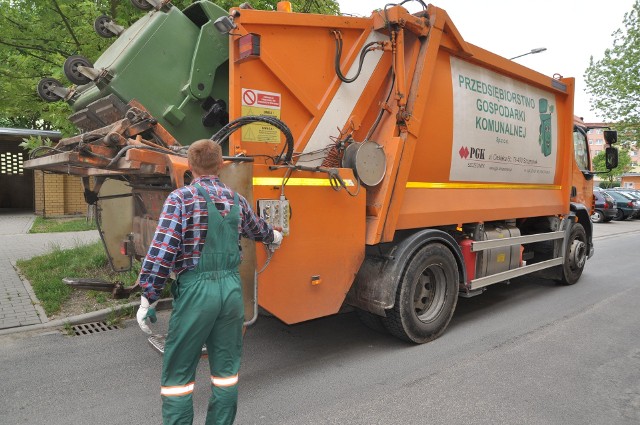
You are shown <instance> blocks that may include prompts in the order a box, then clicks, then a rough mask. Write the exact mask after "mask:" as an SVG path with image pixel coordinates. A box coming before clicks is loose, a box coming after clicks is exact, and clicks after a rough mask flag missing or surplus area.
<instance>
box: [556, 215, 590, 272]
mask: <svg viewBox="0 0 640 425" xmlns="http://www.w3.org/2000/svg"><path fill="white" fill-rule="evenodd" d="M588 253H589V249H588V245H587V233H586V232H585V231H584V227H582V224H580V223H575V224H574V225H573V226H572V227H571V232H570V233H569V240H568V241H567V250H566V252H565V253H564V263H563V264H562V278H561V279H560V281H559V282H560V283H561V284H563V285H573V284H574V283H576V282H577V281H578V279H580V276H581V275H582V270H584V265H585V263H586V262H587V255H588Z"/></svg>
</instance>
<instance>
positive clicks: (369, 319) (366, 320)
mask: <svg viewBox="0 0 640 425" xmlns="http://www.w3.org/2000/svg"><path fill="white" fill-rule="evenodd" d="M356 314H357V315H358V319H360V321H361V322H362V324H363V325H365V326H366V327H368V328H369V329H373V330H374V331H377V332H382V333H387V328H385V327H384V323H382V316H378V315H377V314H373V313H370V312H368V311H365V310H361V309H359V308H356Z"/></svg>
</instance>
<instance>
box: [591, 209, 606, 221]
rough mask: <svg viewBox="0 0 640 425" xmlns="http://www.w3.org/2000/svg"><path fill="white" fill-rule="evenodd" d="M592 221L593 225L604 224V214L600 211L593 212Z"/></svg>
mask: <svg viewBox="0 0 640 425" xmlns="http://www.w3.org/2000/svg"><path fill="white" fill-rule="evenodd" d="M591 221H592V222H593V223H602V222H603V221H604V214H603V213H602V211H600V210H593V214H591Z"/></svg>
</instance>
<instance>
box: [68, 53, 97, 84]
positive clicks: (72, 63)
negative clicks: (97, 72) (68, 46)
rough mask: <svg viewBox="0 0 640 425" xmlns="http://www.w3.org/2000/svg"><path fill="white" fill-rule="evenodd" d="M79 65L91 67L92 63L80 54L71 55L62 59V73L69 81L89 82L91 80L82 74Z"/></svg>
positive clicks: (76, 82)
mask: <svg viewBox="0 0 640 425" xmlns="http://www.w3.org/2000/svg"><path fill="white" fill-rule="evenodd" d="M79 66H85V67H87V68H92V67H93V65H92V64H91V62H89V60H88V59H87V58H85V57H83V56H80V55H72V56H69V57H68V58H67V60H66V61H64V67H63V70H64V75H65V76H66V77H67V78H68V79H69V81H71V82H72V83H73V84H89V83H90V82H91V80H90V79H89V77H87V76H86V75H84V74H82V73H81V72H80V71H79V70H78V67H79Z"/></svg>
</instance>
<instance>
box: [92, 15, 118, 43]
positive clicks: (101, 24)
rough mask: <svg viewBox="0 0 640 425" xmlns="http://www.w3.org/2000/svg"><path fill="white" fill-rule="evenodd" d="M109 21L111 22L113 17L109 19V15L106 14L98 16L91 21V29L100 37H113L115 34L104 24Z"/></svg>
mask: <svg viewBox="0 0 640 425" xmlns="http://www.w3.org/2000/svg"><path fill="white" fill-rule="evenodd" d="M109 22H113V19H111V17H110V16H108V15H100V16H98V17H97V18H96V20H95V21H93V29H94V30H95V32H96V34H98V35H99V36H100V37H102V38H111V37H115V36H116V34H114V33H112V32H111V30H110V29H109V28H107V27H106V26H105V25H107V24H108V23H109Z"/></svg>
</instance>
